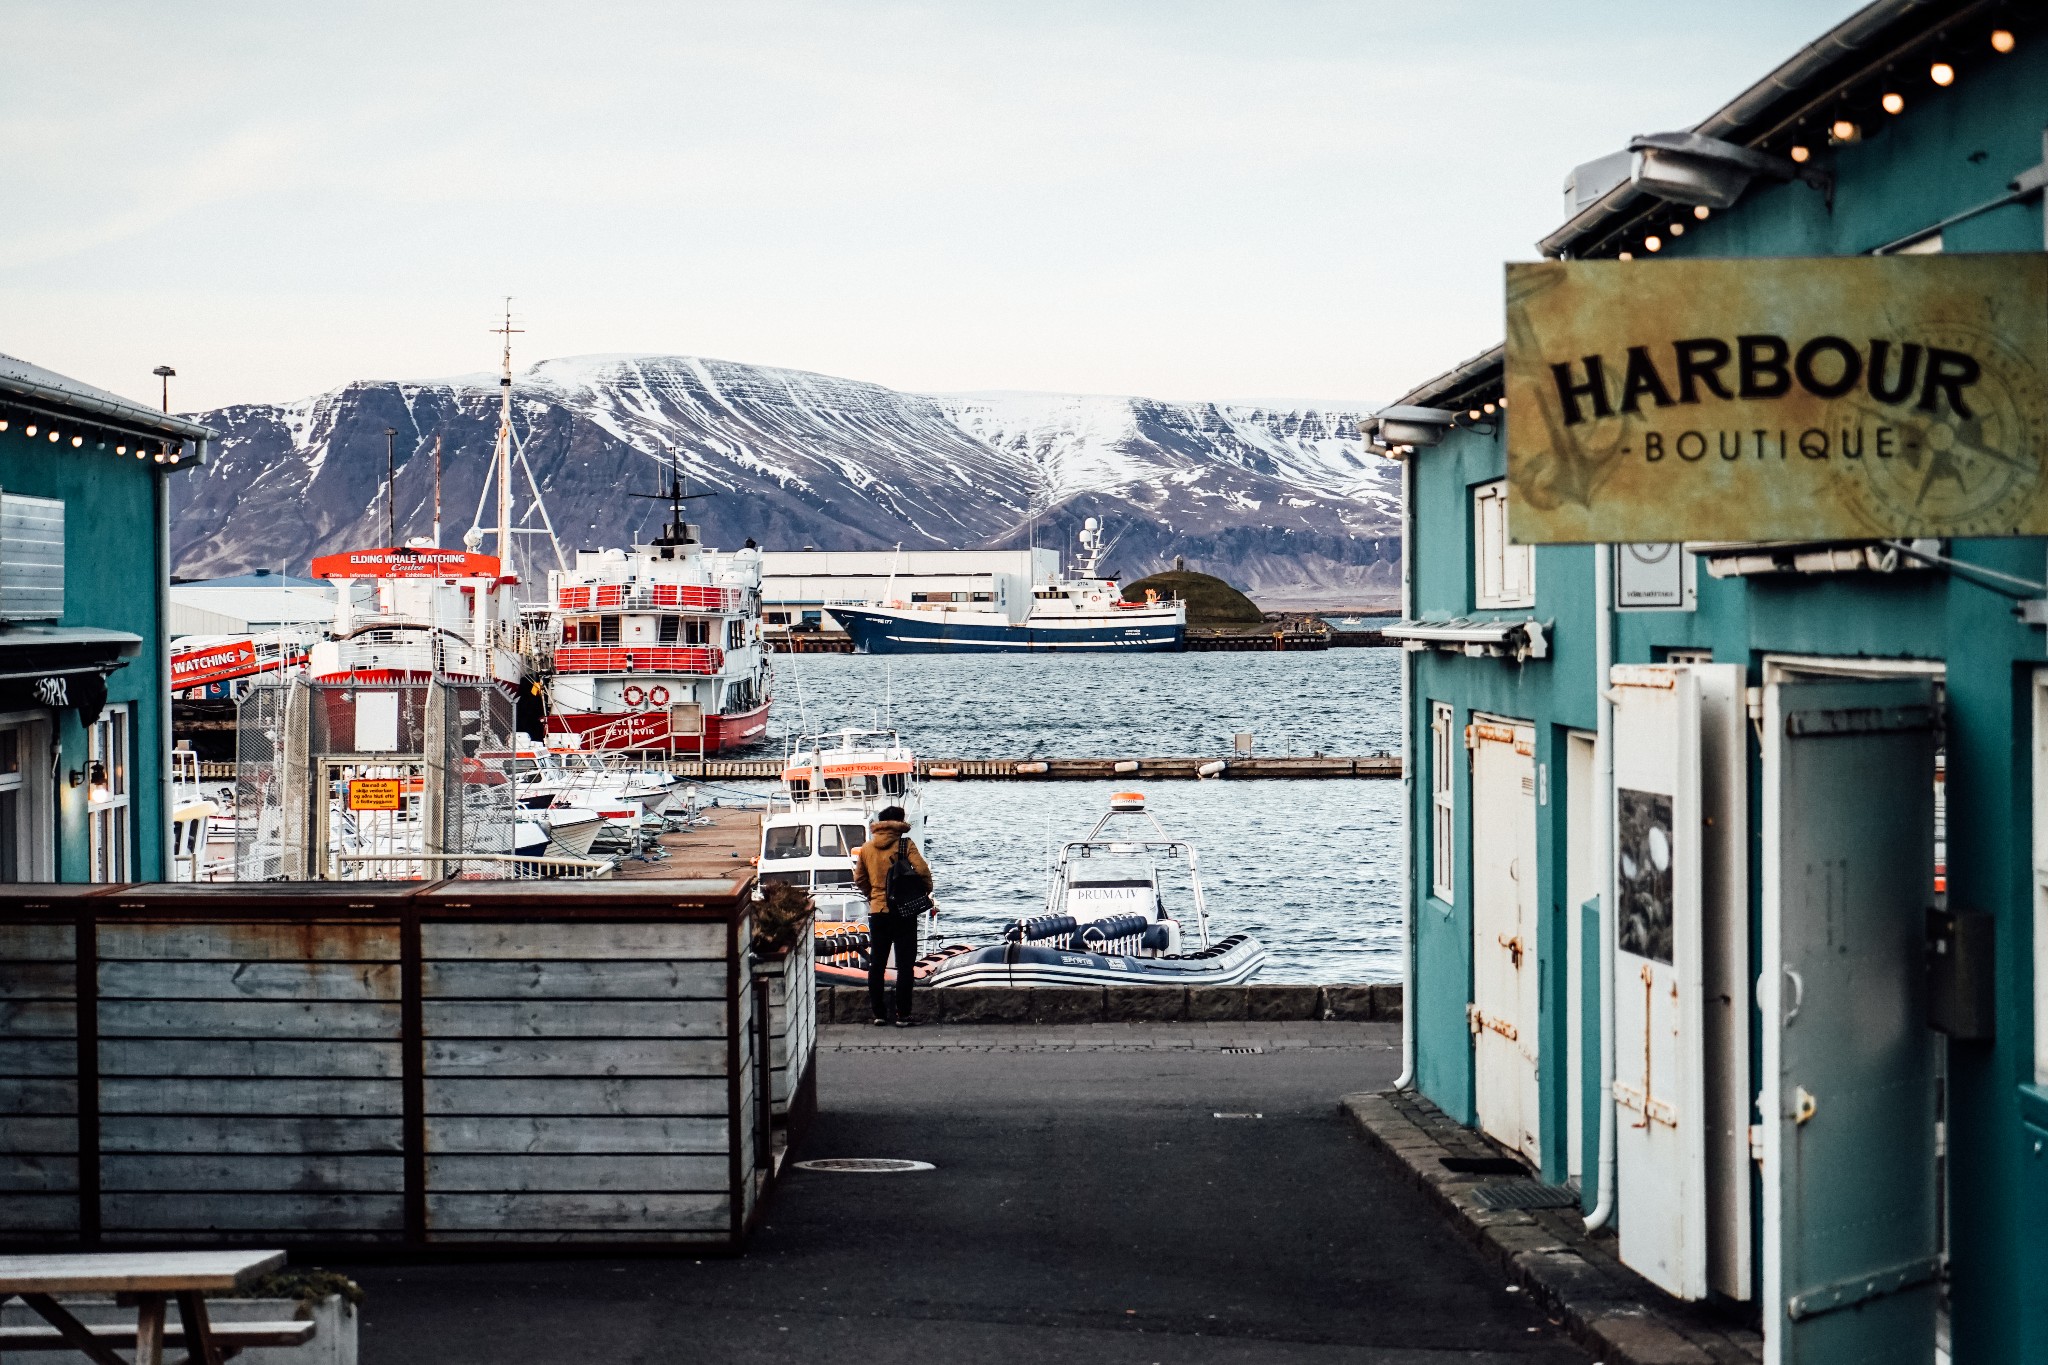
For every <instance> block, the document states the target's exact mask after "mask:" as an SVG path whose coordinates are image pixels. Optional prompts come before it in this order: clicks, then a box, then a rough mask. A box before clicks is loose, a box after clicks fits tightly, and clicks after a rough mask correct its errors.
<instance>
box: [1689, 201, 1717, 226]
mask: <svg viewBox="0 0 2048 1365" xmlns="http://www.w3.org/2000/svg"><path fill="white" fill-rule="evenodd" d="M1712 213H1713V210H1712V209H1710V208H1708V207H1707V206H1706V205H1705V204H1694V205H1693V206H1692V216H1693V217H1695V218H1697V219H1699V220H1700V221H1701V222H1702V223H1704V222H1706V221H1707V218H1708V216H1709V215H1711V214H1712Z"/></svg>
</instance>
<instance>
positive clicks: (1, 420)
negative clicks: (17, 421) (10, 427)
mask: <svg viewBox="0 0 2048 1365" xmlns="http://www.w3.org/2000/svg"><path fill="white" fill-rule="evenodd" d="M5 430H7V419H6V418H5V417H0V431H5Z"/></svg>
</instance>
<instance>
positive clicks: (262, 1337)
mask: <svg viewBox="0 0 2048 1365" xmlns="http://www.w3.org/2000/svg"><path fill="white" fill-rule="evenodd" d="M80 1326H84V1327H85V1330H86V1331H88V1332H90V1333H91V1334H92V1339H93V1340H94V1341H95V1342H97V1343H99V1344H100V1345H102V1346H110V1347H116V1348H118V1349H120V1350H123V1351H132V1350H134V1349H135V1345H136V1338H137V1336H138V1335H139V1333H138V1332H137V1329H135V1328H133V1327H128V1326H117V1327H104V1326H101V1327H95V1326H86V1325H85V1324H83V1323H81V1324H80ZM211 1326H212V1337H213V1344H214V1346H215V1347H217V1348H218V1349H219V1351H220V1356H221V1359H223V1360H226V1359H227V1358H229V1357H230V1356H233V1355H236V1354H238V1353H240V1352H242V1351H246V1350H248V1349H249V1348H250V1347H252V1346H303V1345H305V1344H306V1343H307V1342H308V1341H310V1340H312V1338H313V1324H312V1323H311V1322H234V1323H218V1322H216V1323H213V1324H211ZM163 1344H164V1345H165V1346H166V1347H177V1348H178V1349H179V1350H184V1349H186V1347H185V1329H184V1327H183V1326H182V1325H181V1326H177V1327H173V1326H170V1325H169V1324H166V1325H165V1327H164V1333H163ZM77 1349H78V1348H77V1347H76V1346H74V1345H72V1343H71V1342H70V1341H69V1340H67V1339H66V1338H65V1335H64V1333H62V1332H60V1331H59V1330H57V1329H56V1328H55V1327H0V1357H4V1356H5V1355H6V1354H7V1352H9V1351H75V1350H77Z"/></svg>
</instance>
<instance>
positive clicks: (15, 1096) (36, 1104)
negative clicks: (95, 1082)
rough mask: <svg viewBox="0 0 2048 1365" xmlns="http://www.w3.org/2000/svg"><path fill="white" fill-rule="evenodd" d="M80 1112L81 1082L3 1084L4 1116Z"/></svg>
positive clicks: (1, 1106) (0, 1083)
mask: <svg viewBox="0 0 2048 1365" xmlns="http://www.w3.org/2000/svg"><path fill="white" fill-rule="evenodd" d="M77 1112H78V1082H77V1081H44V1080H33V1081H31V1080H0V1115H6V1114H75V1113H77Z"/></svg>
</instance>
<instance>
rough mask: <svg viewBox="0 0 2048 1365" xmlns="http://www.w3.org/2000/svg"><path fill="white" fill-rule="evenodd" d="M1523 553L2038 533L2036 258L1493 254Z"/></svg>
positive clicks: (2043, 349) (2043, 483)
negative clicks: (1503, 260) (1515, 261)
mask: <svg viewBox="0 0 2048 1365" xmlns="http://www.w3.org/2000/svg"><path fill="white" fill-rule="evenodd" d="M1507 395H1508V412H1509V413H1510V414H1511V415H1512V420H1511V421H1509V422H1508V424H1507V455H1508V480H1509V488H1510V502H1509V517H1508V527H1509V531H1510V534H1511V535H1512V536H1513V538H1514V540H1516V541H1517V542H1519V543H1522V544H1559V543H1580V542H1589V541H1612V542H1625V541H1758V540H1858V539H1869V538H1873V537H1879V536H1900V537H1918V536H2033V535H2043V534H2048V478H2044V471H2043V469H2042V464H2043V460H2044V458H2048V256H2044V255H2042V254H2040V253H2028V254H2024V255H2022V254H2010V255H2007V254H1985V255H1959V256H1940V255H1927V256H1861V257H1833V258H1820V259H1799V260H1775V259H1762V260H1760V259H1746V260H1743V259H1737V260H1701V261H1687V260H1674V261H1544V262H1540V263H1532V264H1520V265H1510V266H1508V268H1507Z"/></svg>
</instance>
